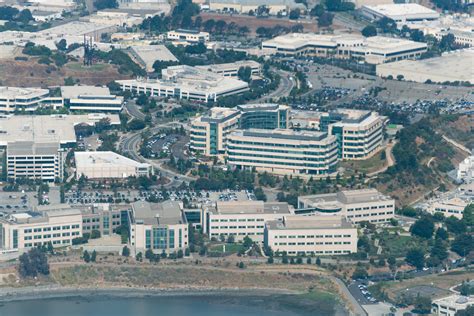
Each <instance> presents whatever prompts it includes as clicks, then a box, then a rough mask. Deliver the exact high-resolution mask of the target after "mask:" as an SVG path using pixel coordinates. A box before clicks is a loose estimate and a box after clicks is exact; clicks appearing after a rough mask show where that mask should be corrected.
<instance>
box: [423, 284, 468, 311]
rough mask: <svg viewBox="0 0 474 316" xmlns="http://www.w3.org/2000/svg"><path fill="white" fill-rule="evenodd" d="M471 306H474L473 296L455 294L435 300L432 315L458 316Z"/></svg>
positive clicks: (432, 305)
mask: <svg viewBox="0 0 474 316" xmlns="http://www.w3.org/2000/svg"><path fill="white" fill-rule="evenodd" d="M471 282H472V281H471ZM471 305H474V298H473V297H472V296H462V295H458V294H454V295H450V296H447V297H443V298H439V299H436V300H433V303H432V304H431V315H434V316H456V315H458V312H461V311H464V310H466V309H467V308H468V307H469V306H471ZM466 315H468V314H466Z"/></svg>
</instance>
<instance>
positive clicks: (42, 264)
mask: <svg viewBox="0 0 474 316" xmlns="http://www.w3.org/2000/svg"><path fill="white" fill-rule="evenodd" d="M19 261H20V266H19V272H20V276H21V277H23V278H27V277H36V276H37V275H38V274H43V275H48V274H49V264H48V257H46V254H45V253H44V252H43V251H41V249H39V248H32V249H30V250H29V251H28V252H25V253H23V254H22V255H21V256H20V258H19Z"/></svg>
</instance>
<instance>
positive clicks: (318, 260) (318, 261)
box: [316, 257, 321, 266]
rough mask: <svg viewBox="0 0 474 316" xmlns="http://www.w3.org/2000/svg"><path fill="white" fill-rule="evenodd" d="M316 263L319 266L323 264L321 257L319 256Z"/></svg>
mask: <svg viewBox="0 0 474 316" xmlns="http://www.w3.org/2000/svg"><path fill="white" fill-rule="evenodd" d="M316 265H318V266H320V265H321V259H319V257H317V258H316Z"/></svg>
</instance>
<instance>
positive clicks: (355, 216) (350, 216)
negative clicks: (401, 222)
mask: <svg viewBox="0 0 474 316" xmlns="http://www.w3.org/2000/svg"><path fill="white" fill-rule="evenodd" d="M382 215H393V212H387V213H385V212H381V213H370V214H369V213H367V214H357V215H348V216H347V218H359V217H369V216H382Z"/></svg>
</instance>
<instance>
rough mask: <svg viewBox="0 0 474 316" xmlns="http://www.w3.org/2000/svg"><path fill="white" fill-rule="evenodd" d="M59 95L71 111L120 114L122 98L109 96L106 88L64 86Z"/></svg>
mask: <svg viewBox="0 0 474 316" xmlns="http://www.w3.org/2000/svg"><path fill="white" fill-rule="evenodd" d="M61 95H62V97H63V98H64V102H65V105H66V106H67V107H69V109H70V110H71V111H86V112H120V111H121V110H122V106H123V97H120V96H115V95H111V94H110V90H109V88H107V87H95V86H64V87H61Z"/></svg>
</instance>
